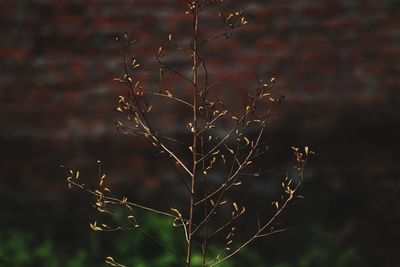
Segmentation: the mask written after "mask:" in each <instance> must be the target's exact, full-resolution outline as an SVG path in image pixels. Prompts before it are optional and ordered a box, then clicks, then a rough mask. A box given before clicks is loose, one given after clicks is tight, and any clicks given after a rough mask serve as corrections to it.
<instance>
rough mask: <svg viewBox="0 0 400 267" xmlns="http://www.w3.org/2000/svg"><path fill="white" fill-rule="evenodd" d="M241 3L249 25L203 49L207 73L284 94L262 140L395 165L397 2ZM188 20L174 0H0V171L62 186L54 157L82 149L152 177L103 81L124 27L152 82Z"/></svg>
mask: <svg viewBox="0 0 400 267" xmlns="http://www.w3.org/2000/svg"><path fill="white" fill-rule="evenodd" d="M239 2H242V1H233V5H234V6H236V7H241V5H243V6H244V7H245V13H246V14H247V15H248V20H249V22H250V25H249V26H248V27H247V28H244V29H242V30H239V31H238V32H237V33H235V34H234V36H233V38H232V39H231V40H228V41H222V40H221V41H218V42H215V43H213V44H212V45H211V46H210V48H209V53H210V55H211V56H212V57H213V60H212V67H211V68H212V76H213V77H214V78H215V77H218V76H220V75H222V76H223V75H226V74H227V73H234V76H235V80H243V79H245V80H248V81H249V82H248V83H247V82H246V83H244V85H246V86H249V87H251V86H252V85H254V84H255V75H256V74H261V75H265V76H267V75H268V76H277V77H278V82H277V87H276V90H277V92H279V93H282V94H285V96H286V98H285V104H284V105H282V107H281V109H280V113H279V114H280V115H279V117H278V120H277V121H276V124H274V125H273V126H272V127H275V128H276V129H280V130H272V132H274V131H275V135H272V136H271V137H270V140H273V141H274V142H278V143H279V142H280V143H282V144H285V145H288V144H290V143H292V142H299V143H300V144H303V143H304V144H314V146H317V150H318V149H319V151H320V158H322V162H321V164H322V165H321V164H320V165H319V168H321V169H322V168H325V169H326V168H331V169H333V168H336V169H340V168H356V171H358V170H361V169H363V168H364V167H365V166H368V164H370V163H372V162H373V163H374V166H375V169H376V170H378V172H379V170H381V169H382V170H387V171H396V172H398V170H399V169H398V167H396V163H395V160H394V157H395V155H396V152H395V150H396V147H397V145H396V144H397V143H392V141H394V142H396V141H395V140H396V138H395V136H396V135H397V134H398V133H399V129H398V126H397V125H396V122H397V123H398V122H399V117H400V116H399V108H398V107H399V106H398V105H399V89H400V88H399V85H400V45H399V44H400V17H399V14H400V4H399V3H398V1H396V0H381V1H375V0H365V1H363V0H358V1H356V0H338V1H310V0H299V1H290V0H283V1H265V0H258V1H256V0H252V1H245V2H246V3H244V2H242V3H239ZM214 15H215V18H213V17H212V16H207V17H206V18H204V19H205V20H206V19H207V20H209V23H206V24H204V26H205V28H203V29H204V31H203V34H204V36H207V34H209V33H211V32H212V31H214V30H215V29H216V30H218V26H217V22H218V19H217V13H216V12H215V14H214ZM189 22H190V20H188V16H187V15H185V14H184V11H183V9H182V5H181V4H180V1H172V0H136V1H134V0H131V1H129V0H121V1H115V0H102V1H100V0H96V1H77V0H69V1H68V0H57V1H50V0H30V1H28V0H13V1H11V0H5V1H1V2H0V27H1V37H0V38H1V44H0V58H1V62H0V73H1V74H0V75H1V79H0V88H1V89H0V103H1V105H0V125H1V132H0V139H1V145H2V147H3V149H2V150H3V153H2V154H3V155H2V169H3V170H2V171H3V174H2V176H5V178H6V179H8V180H9V181H12V182H13V183H15V184H19V185H27V186H23V187H24V188H25V187H29V188H32V187H38V188H41V186H42V185H41V183H43V184H47V186H49V183H48V181H55V180H56V181H57V182H56V183H54V188H52V190H55V192H57V190H58V191H63V190H64V187H60V185H59V184H62V183H60V181H59V178H58V177H56V176H58V175H59V172H58V171H57V170H56V168H57V166H58V165H59V163H62V162H65V161H67V162H72V163H73V160H76V159H83V158H84V159H87V160H89V159H90V160H93V162H95V160H96V159H97V158H103V159H104V161H105V162H106V161H107V160H108V161H110V162H112V166H110V168H109V169H110V170H111V169H114V168H117V169H124V168H125V172H132V170H137V169H138V168H139V169H140V170H141V171H143V172H145V173H146V172H147V173H149V172H150V174H151V175H156V173H154V171H152V170H151V166H144V165H146V162H144V161H143V160H140V154H141V153H142V150H141V149H144V148H140V147H139V150H138V149H137V146H136V145H137V144H135V145H132V144H131V143H130V142H131V141H130V140H127V139H124V138H120V136H118V134H116V130H115V127H114V123H113V121H114V119H115V117H116V114H115V113H114V112H113V108H114V106H115V98H116V96H118V95H119V94H121V93H123V89H122V88H121V87H120V86H118V85H117V84H115V83H114V82H113V81H112V78H113V77H115V76H117V75H118V74H119V73H120V72H121V68H120V65H119V63H118V62H119V45H118V43H117V42H116V41H115V37H116V36H118V35H121V33H123V32H124V31H127V32H129V33H130V35H132V36H133V37H134V38H135V39H136V40H137V41H138V44H137V47H136V54H137V55H138V58H139V59H141V60H142V61H143V65H144V68H145V69H147V70H148V71H149V74H147V75H143V79H144V80H145V81H146V82H147V83H148V84H149V85H151V84H152V82H154V81H156V80H157V77H158V70H157V68H156V66H155V64H154V62H153V61H154V57H153V55H154V53H155V52H156V51H157V48H158V46H159V44H160V43H161V44H162V43H165V41H166V39H167V36H168V34H169V33H170V32H172V33H173V34H174V36H175V35H176V36H179V34H182V33H184V32H185V31H187V30H188V29H189V27H190V25H188V23H189ZM233 64H235V65H233ZM170 79H171V80H170V81H169V86H174V85H176V84H177V82H178V81H177V80H176V79H174V78H173V77H170ZM134 147H135V149H134ZM371 151H372V152H371ZM128 155H131V156H129V157H128ZM124 156H127V158H124ZM349 160H354V161H353V162H352V163H351V164H350V163H349ZM135 164H136V165H135ZM329 164H330V165H329ZM82 165H84V164H82ZM127 166H129V167H127ZM132 166H133V167H132ZM135 166H136V167H135ZM91 167H92V166H91ZM146 168H147V169H146ZM131 175H133V174H131ZM147 175H148V176H149V174H147ZM135 177H136V178H138V177H137V175H136V176H135ZM39 180H40V181H41V182H39ZM146 181H147V182H148V181H153V182H154V183H155V184H156V183H157V182H156V181H155V180H146ZM38 183H39V184H38ZM149 183H150V182H149ZM50 184H51V183H50ZM56 184H57V185H56ZM152 185H153V184H150V185H149V186H152ZM62 186H64V185H63V184H62ZM28 191H29V190H28Z"/></svg>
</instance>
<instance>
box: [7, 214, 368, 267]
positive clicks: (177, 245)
mask: <svg viewBox="0 0 400 267" xmlns="http://www.w3.org/2000/svg"><path fill="white" fill-rule="evenodd" d="M141 219H142V223H143V225H144V227H145V228H144V229H145V231H146V232H147V233H148V234H151V235H153V236H157V238H158V240H159V241H160V242H161V243H163V244H167V245H168V247H169V248H171V249H172V250H174V251H182V249H184V247H183V246H182V244H183V242H184V240H182V239H179V237H180V236H181V235H180V234H179V233H177V231H180V230H179V228H178V227H175V228H174V227H171V221H170V220H168V219H164V218H160V217H157V216H153V215H146V216H143V217H142V218H141ZM3 229H4V228H3ZM87 234H88V236H89V239H90V242H88V243H87V244H89V245H88V246H86V245H85V244H86V243H82V242H81V240H77V241H76V246H75V248H74V250H72V251H71V250H70V249H69V250H65V249H64V247H63V245H62V244H57V241H55V240H51V239H49V238H47V237H41V236H40V235H37V234H35V233H27V232H23V231H19V230H15V229H14V230H12V229H7V231H5V232H3V234H2V235H1V236H0V266H8V267H23V266H24V267H25V266H26V267H29V266H43V267H47V266H48V267H64V266H65V267H83V266H85V267H89V266H108V265H106V263H105V262H104V258H105V257H106V256H112V257H113V258H114V259H115V260H116V261H118V262H120V263H123V264H125V265H127V266H130V267H150V266H151V267H175V266H182V263H181V261H180V260H179V259H178V258H177V257H176V256H175V255H173V254H172V253H171V252H169V251H168V250H166V249H164V248H162V247H161V246H160V245H159V244H157V243H155V242H154V241H152V240H151V238H149V237H148V236H146V235H145V234H143V233H141V232H140V231H124V232H119V233H112V234H108V233H97V232H96V233H94V232H90V230H87ZM339 238H340V237H339ZM335 240H336V241H337V240H338V236H336V235H335V234H334V233H332V232H327V231H324V230H322V229H317V230H315V233H314V234H313V235H312V240H309V242H307V244H309V245H308V246H307V247H306V248H299V249H300V250H301V251H302V253H300V254H299V255H298V256H296V257H288V258H287V259H284V260H283V261H282V259H281V261H280V262H279V263H276V262H266V260H268V259H265V258H264V257H263V256H262V255H261V254H260V252H262V250H260V248H257V249H252V248H247V249H246V250H243V252H242V253H241V255H240V256H239V257H238V258H235V259H234V260H232V261H226V262H224V263H223V264H221V265H220V266H221V267H239V266H254V267H264V266H270V267H289V266H291V267H293V266H295V267H317V266H318V267H319V266H324V267H331V266H332V267H350V266H351V267H354V266H363V264H365V262H364V261H363V259H362V257H361V256H360V255H359V253H357V251H356V250H355V249H352V248H346V247H341V243H340V242H334V241H335ZM218 251H219V250H218V248H217V247H212V248H211V253H210V254H214V255H215V254H216V253H217V252H218ZM292 256H293V255H292ZM201 262H202V257H201V255H200V254H199V253H197V254H196V253H195V254H194V255H193V264H194V266H200V265H201Z"/></svg>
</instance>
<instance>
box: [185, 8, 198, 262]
mask: <svg viewBox="0 0 400 267" xmlns="http://www.w3.org/2000/svg"><path fill="white" fill-rule="evenodd" d="M198 22H199V14H198V9H197V4H196V5H195V8H194V10H193V53H192V57H193V65H192V66H193V128H192V133H193V144H192V148H193V149H192V177H191V178H192V187H191V194H190V206H189V222H188V223H189V225H188V230H187V231H188V245H187V254H186V267H190V259H191V255H192V243H193V242H192V239H193V236H192V225H193V212H194V196H195V190H196V171H197V157H196V151H197V132H196V131H197V129H196V128H197V94H198V92H197V91H198V86H197V67H198V66H197V65H198V61H197V60H198V58H197V57H198V55H197V30H198Z"/></svg>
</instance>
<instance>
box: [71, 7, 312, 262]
mask: <svg viewBox="0 0 400 267" xmlns="http://www.w3.org/2000/svg"><path fill="white" fill-rule="evenodd" d="M183 2H185V5H186V8H187V9H186V14H187V15H188V16H191V19H192V35H191V36H190V43H189V44H188V45H181V44H178V43H177V42H175V38H174V36H173V35H172V34H169V36H168V40H169V45H168V49H169V50H171V49H176V50H177V51H179V52H181V53H183V54H184V55H188V61H190V62H191V69H190V71H189V73H190V76H189V75H188V74H187V73H188V72H184V71H180V70H178V69H176V68H175V67H174V66H172V65H171V64H169V63H168V60H167V59H166V54H167V52H168V50H167V49H166V48H164V47H159V49H158V52H157V53H156V60H157V62H158V64H159V67H160V79H162V78H163V77H164V76H166V75H177V76H178V77H180V79H181V80H182V83H187V84H188V86H189V87H190V90H191V96H190V98H187V97H186V98H185V95H184V94H183V93H182V92H180V91H178V90H172V89H170V88H168V89H165V88H163V86H162V83H160V88H157V89H156V90H151V89H150V88H143V87H142V85H141V81H140V80H138V79H137V71H138V70H139V69H140V67H141V65H140V64H139V63H138V62H139V61H138V59H136V57H135V56H133V53H132V47H133V46H134V44H135V42H134V41H133V40H132V39H131V38H130V37H129V36H128V34H125V35H124V36H123V37H122V38H119V41H121V43H122V49H121V54H122V57H123V58H122V62H123V74H122V75H121V76H120V77H118V78H115V80H116V81H117V82H118V83H121V84H123V85H125V86H126V87H127V89H128V90H127V94H126V95H124V96H119V99H118V107H117V108H116V109H117V111H119V112H120V113H122V114H123V117H124V119H121V120H118V121H117V123H116V124H117V128H118V129H119V130H120V131H121V132H122V133H124V134H127V135H133V136H140V137H142V138H143V139H145V140H147V141H148V143H149V144H151V145H152V146H154V147H155V148H157V149H158V150H159V151H160V153H162V154H163V155H165V157H166V158H167V159H168V160H169V161H170V163H171V164H172V166H173V167H174V170H175V172H176V179H179V181H180V182H181V183H182V185H183V186H184V187H185V190H187V204H186V208H185V209H181V210H178V208H176V207H172V208H171V209H170V210H166V211H165V210H158V209H155V208H153V207H148V206H144V205H141V204H139V203H137V202H133V201H130V200H128V199H127V198H126V197H122V198H118V197H116V196H113V195H112V194H111V190H110V189H109V188H107V187H106V186H105V184H106V183H105V180H106V175H105V174H103V173H102V170H101V162H100V161H98V167H99V169H98V179H99V181H98V185H97V186H96V187H93V188H92V187H89V186H86V185H85V184H84V183H81V182H80V179H79V171H75V170H72V169H70V168H67V169H68V171H69V175H68V177H67V182H68V186H69V187H70V188H72V187H77V188H80V189H82V190H84V191H86V192H88V193H89V194H91V195H93V196H94V197H95V198H96V202H95V205H94V206H95V208H96V209H97V210H98V211H99V212H100V213H105V214H112V213H113V211H114V209H115V207H119V208H121V207H123V208H125V209H126V210H127V212H128V214H127V216H126V218H125V219H126V223H127V224H126V225H125V226H118V227H110V226H108V225H106V224H102V223H97V222H94V223H92V224H90V227H91V228H92V229H93V230H94V231H106V232H109V231H117V230H134V231H141V232H142V233H144V234H146V235H148V236H149V237H150V238H151V239H153V240H154V241H155V242H158V243H159V244H160V242H159V241H157V237H154V236H151V235H150V234H149V233H147V232H146V231H145V230H144V228H143V227H142V225H141V224H140V223H139V222H138V219H137V212H138V211H140V210H142V211H144V212H150V213H155V214H157V215H159V216H165V217H168V218H170V219H171V222H172V223H173V226H175V227H180V228H182V234H183V235H184V237H185V240H186V243H185V251H182V252H181V253H180V252H178V251H173V250H172V249H170V248H168V244H160V245H162V246H163V247H165V248H166V249H168V250H169V251H170V252H171V253H174V254H175V255H176V256H177V257H178V258H179V259H182V265H184V266H186V267H189V266H193V264H192V263H191V259H192V255H193V251H194V250H195V249H197V250H198V251H199V252H200V253H201V255H202V264H201V266H209V267H212V266H217V265H219V264H221V263H222V262H224V261H226V260H227V259H230V258H231V257H233V256H234V255H236V254H237V253H238V252H240V251H241V250H242V249H243V248H244V247H246V246H248V245H249V244H250V243H252V242H253V241H255V240H257V239H259V238H262V237H266V236H269V235H272V234H275V233H278V232H282V231H285V230H286V229H285V228H283V227H282V226H280V225H279V224H276V223H277V219H278V217H279V216H280V215H281V214H282V213H283V211H284V210H285V209H286V208H287V207H288V204H289V203H291V202H292V201H293V200H294V199H296V198H298V197H300V196H299V195H298V190H299V188H300V186H301V184H302V181H303V176H304V167H305V164H306V162H307V158H308V156H309V155H310V154H312V153H313V152H312V151H310V150H309V149H308V147H305V148H302V149H299V148H295V147H293V152H294V156H295V169H296V175H294V177H289V175H287V176H286V177H285V178H283V180H282V188H283V190H282V192H283V193H282V195H281V197H280V198H279V199H277V200H275V201H274V202H272V205H273V210H274V212H273V214H271V215H269V216H267V215H265V214H264V215H263V212H259V213H257V214H252V215H249V214H247V213H248V211H246V207H244V206H243V205H241V204H240V203H238V201H237V200H235V199H234V198H233V199H232V198H230V197H229V196H228V193H229V192H230V191H231V190H233V189H234V188H235V190H236V191H237V188H240V187H241V185H242V182H243V181H245V180H246V179H247V178H248V177H249V176H256V177H258V176H262V175H263V171H262V170H261V169H259V168H257V166H256V165H257V164H256V162H255V160H256V159H257V158H259V157H260V156H261V155H263V154H264V153H265V152H266V151H267V146H266V145H265V144H264V143H263V142H262V140H263V134H264V131H265V128H266V125H267V122H268V120H269V112H270V109H271V108H272V107H273V106H274V105H276V104H277V103H278V102H279V97H276V96H274V95H273V93H272V88H273V86H274V83H275V78H269V79H267V80H263V79H259V78H257V82H256V89H255V90H252V91H250V90H249V91H248V92H247V95H246V96H245V98H244V99H243V102H244V103H245V104H244V105H243V106H242V107H239V108H238V107H237V106H236V107H229V104H227V101H223V97H222V96H220V95H217V94H216V92H215V90H213V89H214V88H217V87H219V88H222V87H223V86H224V80H223V79H222V80H219V81H218V80H217V81H213V82H210V81H209V75H208V68H207V62H206V60H205V55H204V54H205V47H206V46H207V45H208V44H209V43H210V42H216V41H218V40H220V39H229V38H231V37H232V33H233V32H234V31H236V30H238V29H240V28H242V27H244V26H245V25H246V24H247V20H246V17H245V15H244V13H243V11H242V10H240V11H233V12H222V11H220V12H219V18H220V20H221V21H222V23H223V29H224V30H223V31H222V32H220V33H216V34H215V35H212V36H209V37H207V38H202V39H200V37H199V21H200V19H201V18H202V16H201V15H202V14H203V13H204V12H206V11H207V9H210V8H218V9H221V8H222V7H221V5H222V4H221V2H222V1H221V0H218V1H217V0H195V1H185V0H184V1H183ZM212 10H214V9H212ZM151 98H161V99H164V100H166V101H174V102H175V103H176V105H183V106H184V107H186V108H187V110H188V113H189V114H191V115H190V117H191V118H190V119H189V120H188V121H187V127H186V131H187V135H190V139H191V141H190V142H189V143H188V142H187V141H186V140H176V139H175V138H176V137H174V136H168V135H167V134H164V133H162V134H161V132H162V131H160V130H158V129H157V126H156V125H155V123H153V121H152V117H151V114H152V113H155V112H157V106H156V107H153V106H152V104H151V103H152V100H153V99H151ZM238 109H239V111H238ZM176 144H178V146H177V145H176ZM182 144H185V148H184V150H185V151H184V152H181V151H182V149H181V147H179V146H181V145H182ZM189 155H190V156H189ZM159 179H162V178H161V177H160V178H159ZM227 210H228V211H229V212H226V211H227ZM217 214H219V215H228V217H227V218H225V220H224V222H223V223H221V224H220V225H216V223H218V222H217V221H216V220H215V219H216V216H217ZM258 214H260V215H258ZM246 216H249V218H251V219H252V220H253V221H254V226H253V227H254V229H253V233H252V235H250V236H246V237H242V238H241V239H242V240H241V241H238V240H239V239H238V238H236V237H237V236H238V235H240V233H241V229H240V228H239V227H238V225H237V223H236V222H237V221H238V220H239V218H243V217H246ZM248 220H249V219H248ZM247 226H248V227H251V225H249V224H247ZM242 227H244V226H242ZM247 230H248V229H247ZM216 238H217V239H218V238H219V240H223V242H224V246H223V247H222V248H221V252H220V253H218V254H217V255H210V254H211V253H210V252H209V250H210V244H211V243H212V242H214V239H216ZM106 262H107V263H108V264H109V265H111V266H124V265H122V264H120V263H118V262H117V261H116V260H114V259H113V258H112V257H107V258H106Z"/></svg>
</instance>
